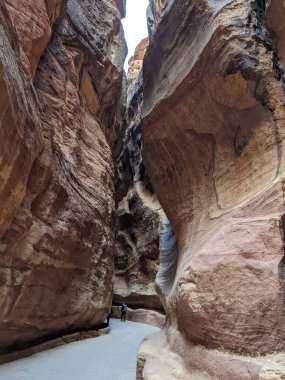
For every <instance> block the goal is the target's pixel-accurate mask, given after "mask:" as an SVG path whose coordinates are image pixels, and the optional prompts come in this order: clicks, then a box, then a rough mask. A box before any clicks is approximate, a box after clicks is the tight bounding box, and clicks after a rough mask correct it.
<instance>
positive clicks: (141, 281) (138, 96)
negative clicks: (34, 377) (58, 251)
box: [114, 39, 163, 309]
mask: <svg viewBox="0 0 285 380" xmlns="http://www.w3.org/2000/svg"><path fill="white" fill-rule="evenodd" d="M147 45H148V39H144V40H143V41H141V43H140V44H139V45H138V47H137V48H136V51H135V53H134V56H133V57H132V58H131V59H130V62H129V72H128V97H127V102H128V107H127V116H126V119H127V120H126V123H127V129H126V133H125V136H124V141H123V149H122V152H121V154H120V156H119V158H118V160H117V162H116V165H115V174H116V182H115V189H116V224H117V228H116V230H117V231H116V244H115V250H114V254H115V269H116V270H115V273H116V277H115V285H114V303H115V304H119V303H121V302H122V301H125V302H127V303H128V305H129V306H133V307H142V308H152V309H162V305H161V302H160V301H159V298H158V296H157V294H156V291H155V276H156V274H157V271H158V264H159V233H160V215H161V214H162V213H163V212H162V210H161V207H160V204H159V202H158V201H157V198H156V196H155V194H154V192H153V189H152V186H151V184H150V182H149V179H148V176H147V173H146V172H145V168H144V164H143V162H142V154H141V150H142V142H141V105H142V98H143V94H142V72H141V68H142V62H143V57H144V54H145V51H146V48H147Z"/></svg>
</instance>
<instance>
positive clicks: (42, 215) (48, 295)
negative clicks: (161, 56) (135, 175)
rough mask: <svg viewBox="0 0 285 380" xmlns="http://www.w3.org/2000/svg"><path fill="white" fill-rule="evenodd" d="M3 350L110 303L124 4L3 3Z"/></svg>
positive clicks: (75, 0) (97, 313) (96, 318)
mask: <svg viewBox="0 0 285 380" xmlns="http://www.w3.org/2000/svg"><path fill="white" fill-rule="evenodd" d="M0 12H1V13H0V17H1V18H0V21H1V29H0V33H1V49H0V80H1V97H0V105H1V111H0V112H1V125H0V133H1V138H0V144H1V150H0V204H1V210H0V239H1V240H0V253H1V255H0V294H1V297H0V305H1V307H0V350H2V351H3V350H9V349H13V348H17V347H19V346H21V345H23V344H30V343H32V342H34V341H36V340H37V339H39V338H42V337H52V336H56V335H57V334H62V333H65V332H68V331H70V330H74V329H77V328H79V329H80V328H82V327H84V328H88V327H92V326H96V325H99V324H100V323H102V322H103V321H104V319H105V316H106V314H107V313H108V311H109V308H110V304H111V292H112V285H113V280H112V279H113V257H112V252H113V244H114V234H113V222H112V221H113V219H112V216H113V213H114V185H113V161H112V152H111V149H112V147H113V145H114V143H115V141H116V139H117V135H116V134H117V131H116V126H117V125H118V123H119V121H120V97H121V87H122V78H123V61H124V57H125V44H124V39H123V32H122V27H121V23H120V18H121V15H123V14H124V2H123V1H116V2H115V1H113V0H112V1H103V0H102V1H99V2H97V1H96V2H94V1H91V0H69V1H68V2H66V1H64V0H63V1H60V0H56V1H52V0H47V1H43V0H39V1H37V2H32V1H30V0H21V1H14V0H7V1H6V2H4V3H3V2H1V6H0Z"/></svg>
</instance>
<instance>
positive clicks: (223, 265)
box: [143, 0, 285, 379]
mask: <svg viewBox="0 0 285 380" xmlns="http://www.w3.org/2000/svg"><path fill="white" fill-rule="evenodd" d="M151 3H152V5H157V4H158V5H159V4H160V5H159V6H158V7H157V8H155V7H154V8H153V13H154V19H155V20H158V21H157V22H156V29H155V31H154V33H153V35H152V38H151V40H150V45H149V48H148V50H147V53H146V56H145V59H144V65H143V67H144V70H143V77H144V89H143V93H144V102H143V146H144V150H143V152H144V163H145V165H146V169H147V172H148V174H149V176H150V180H151V183H152V184H153V186H154V189H155V192H156V194H157V196H158V199H159V201H160V203H161V205H162V207H163V209H164V211H165V212H166V214H167V216H168V218H169V220H170V222H171V225H172V227H173V231H174V235H175V237H176V240H177V244H175V237H174V235H173V234H171V233H169V231H168V232H167V233H168V234H169V238H170V239H171V242H170V246H172V247H173V253H172V255H171V254H169V252H168V250H167V249H166V252H167V253H168V257H166V258H165V259H164V261H165V264H164V265H168V269H169V270H166V271H164V272H163V270H162V272H161V275H160V276H159V278H158V286H159V288H160V292H161V294H163V297H164V299H163V303H164V304H165V306H166V309H167V315H168V323H169V327H168V330H167V331H166V332H165V336H166V340H167V342H168V348H169V350H173V351H176V352H177V353H178V354H179V356H180V358H181V360H182V362H183V359H184V363H183V365H185V366H186V367H187V368H188V371H190V369H192V371H194V370H195V369H197V370H200V369H201V366H200V364H199V361H198V360H196V361H195V360H192V359H191V357H190V356H188V354H186V353H185V351H186V352H187V349H186V348H185V350H182V349H179V347H180V346H179V344H180V343H181V346H182V341H183V342H186V343H187V342H188V343H189V347H190V346H191V344H192V343H194V344H197V343H198V344H201V345H203V346H206V347H207V348H211V349H221V348H223V349H224V350H227V351H228V352H230V353H231V352H232V353H233V352H235V353H243V354H249V355H257V354H260V353H262V354H270V353H272V352H274V351H282V350H284V349H285V309H284V301H285V286H284V283H285V282H284V281H285V259H284V175H285V171H284V170H285V167H284V157H285V156H284V145H285V144H284V143H285V136H284V131H285V128H284V127H285V125H284V90H283V72H282V69H281V61H280V58H279V56H280V57H281V59H283V58H282V57H283V54H284V51H283V39H284V36H282V30H283V29H284V19H282V20H281V11H283V2H280V1H279V2H278V1H275V2H274V1H271V2H270V1H268V2H265V1H263V0H256V1H252V0H226V1H210V0H209V1H208V0H195V1H192V0H191V1H190V0H187V1H183V2H178V1H176V2H175V1H169V2H156V1H153V2H151ZM267 17H268V20H267ZM173 31H175V32H173ZM162 269H163V268H162ZM173 269H174V275H173ZM169 274H171V275H169ZM171 330H172V331H176V333H175V334H176V335H173V339H172V338H171V334H170V333H169V332H170V331H171ZM160 341H161V347H162V350H163V349H164V348H165V347H166V343H165V341H163V339H161V340H160ZM179 341H180V343H179ZM190 342H191V343H190ZM183 344H184V343H183ZM184 347H187V344H185V345H184ZM191 347H192V346H191ZM194 350H195V348H194ZM201 355H202V354H201ZM198 356H199V355H198ZM198 356H197V357H198ZM192 357H193V356H192ZM203 360H204V361H205V360H206V358H205V357H204V356H203ZM244 362H245V363H246V360H245V361H244V359H241V363H243V364H240V367H239V370H238V371H236V372H235V374H233V375H229V372H227V371H226V370H225V371H224V373H223V365H222V362H220V365H222V370H221V371H219V372H216V373H215V372H214V369H213V368H212V367H213V365H214V364H213V362H212V366H211V365H205V366H204V371H205V373H204V377H203V378H211V379H212V378H214V379H216V378H218V379H222V378H223V379H249V378H252V379H258V378H262V379H263V378H267V377H265V375H264V373H263V372H262V371H263V370H261V367H259V368H257V369H255V370H253V371H249V372H250V373H251V377H250V375H249V374H248V372H247V371H246V364H244ZM217 363H218V361H217ZM283 363H284V362H283ZM281 367H282V366H281ZM211 368H212V372H211ZM241 368H243V371H244V372H240V375H238V373H239V371H242V369H241ZM280 371H281V372H280V373H279V372H278V374H277V375H276V376H277V377H274V378H276V379H277V378H278V379H279V378H282V377H280V376H283V377H284V376H285V370H284V364H283V367H282V368H281V370H280ZM282 371H283V372H282ZM178 372H179V371H178ZM281 373H282V375H281ZM268 374H269V372H268V373H267V375H268ZM152 375H153V373H152ZM267 375H266V376H267ZM145 376H146V377H145V378H146V379H147V378H150V377H148V376H150V374H149V373H148V375H147V374H146V375H145ZM207 376H208V377H207ZM238 376H240V377H238ZM268 376H269V375H268ZM278 376H279V377H278ZM162 378H163V379H166V378H167V379H168V378H171V379H172V378H179V379H182V378H183V379H184V378H186V377H182V375H181V376H180V375H179V374H178V375H177V376H176V375H175V374H173V376H172V377H171V376H168V377H167V376H166V375H165V376H162ZM193 378H195V377H193ZM268 378H269V377H268ZM187 379H188V377H187Z"/></svg>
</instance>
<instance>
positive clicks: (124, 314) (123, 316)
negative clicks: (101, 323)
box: [121, 303, 128, 322]
mask: <svg viewBox="0 0 285 380" xmlns="http://www.w3.org/2000/svg"><path fill="white" fill-rule="evenodd" d="M127 310H128V306H127V305H126V304H125V303H123V305H122V307H121V322H122V321H124V322H126V314H127Z"/></svg>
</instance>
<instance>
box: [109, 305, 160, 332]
mask: <svg viewBox="0 0 285 380" xmlns="http://www.w3.org/2000/svg"><path fill="white" fill-rule="evenodd" d="M112 310H113V314H112V318H116V319H121V307H120V306H113V307H112ZM126 319H127V320H128V321H132V322H137V323H144V324H146V325H151V326H156V327H159V328H162V327H163V326H164V325H165V315H164V314H162V313H160V312H158V311H155V310H150V309H135V310H134V309H132V308H130V307H129V308H128V311H127V314H126Z"/></svg>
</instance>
